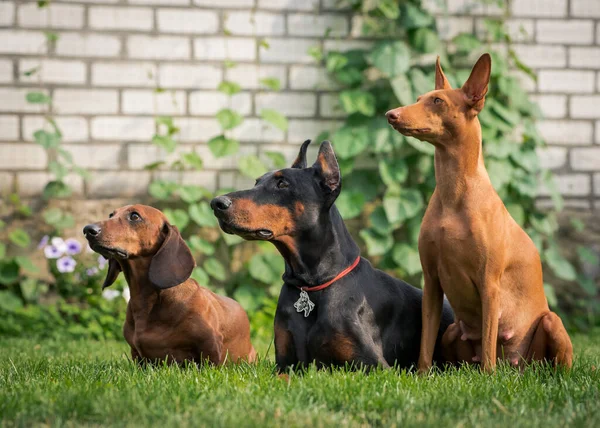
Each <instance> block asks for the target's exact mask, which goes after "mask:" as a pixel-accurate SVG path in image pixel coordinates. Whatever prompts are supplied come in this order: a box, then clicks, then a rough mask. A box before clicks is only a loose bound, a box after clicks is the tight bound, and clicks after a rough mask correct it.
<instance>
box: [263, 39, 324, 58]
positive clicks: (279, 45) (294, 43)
mask: <svg viewBox="0 0 600 428" xmlns="http://www.w3.org/2000/svg"><path fill="white" fill-rule="evenodd" d="M269 45H270V47H269V49H266V50H265V49H260V50H259V52H258V56H259V58H260V60H261V62H267V63H272V62H278V63H285V64H292V63H313V62H314V59H313V57H311V56H310V55H309V54H308V49H309V48H311V47H313V46H315V45H316V41H314V40H306V39H290V38H287V39H271V40H269Z"/></svg>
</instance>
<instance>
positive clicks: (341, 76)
mask: <svg viewBox="0 0 600 428" xmlns="http://www.w3.org/2000/svg"><path fill="white" fill-rule="evenodd" d="M334 77H335V80H337V81H338V82H339V83H341V84H342V85H344V86H352V87H354V86H358V85H360V84H361V83H362V81H363V78H364V76H363V73H362V71H361V70H359V69H358V68H355V67H346V68H344V69H342V70H339V71H336V72H335V73H334Z"/></svg>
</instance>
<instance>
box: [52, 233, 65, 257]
mask: <svg viewBox="0 0 600 428" xmlns="http://www.w3.org/2000/svg"><path fill="white" fill-rule="evenodd" d="M50 244H52V246H53V247H56V249H57V250H58V251H60V253H61V254H64V253H66V252H67V244H65V241H63V239H62V238H59V237H58V236H55V237H54V238H52V239H51V240H50Z"/></svg>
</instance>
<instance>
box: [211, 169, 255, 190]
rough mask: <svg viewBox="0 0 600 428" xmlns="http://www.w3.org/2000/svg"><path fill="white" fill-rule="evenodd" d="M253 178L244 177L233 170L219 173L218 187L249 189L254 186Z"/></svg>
mask: <svg viewBox="0 0 600 428" xmlns="http://www.w3.org/2000/svg"><path fill="white" fill-rule="evenodd" d="M254 181H255V179H254V178H249V177H246V176H245V175H242V174H238V173H236V172H233V171H222V172H220V173H219V189H232V190H236V189H250V188H252V187H253V186H254Z"/></svg>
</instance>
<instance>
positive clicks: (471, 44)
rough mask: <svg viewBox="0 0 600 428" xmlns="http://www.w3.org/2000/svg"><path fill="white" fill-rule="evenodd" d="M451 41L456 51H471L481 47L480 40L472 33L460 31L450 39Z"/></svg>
mask: <svg viewBox="0 0 600 428" xmlns="http://www.w3.org/2000/svg"><path fill="white" fill-rule="evenodd" d="M452 43H453V44H454V47H455V48H456V51H457V52H460V53H467V54H468V53H471V52H474V51H477V50H478V49H479V48H480V47H481V42H480V41H479V39H478V38H477V37H475V36H474V35H472V34H467V33H460V34H459V35H458V36H456V37H454V38H453V39H452Z"/></svg>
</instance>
